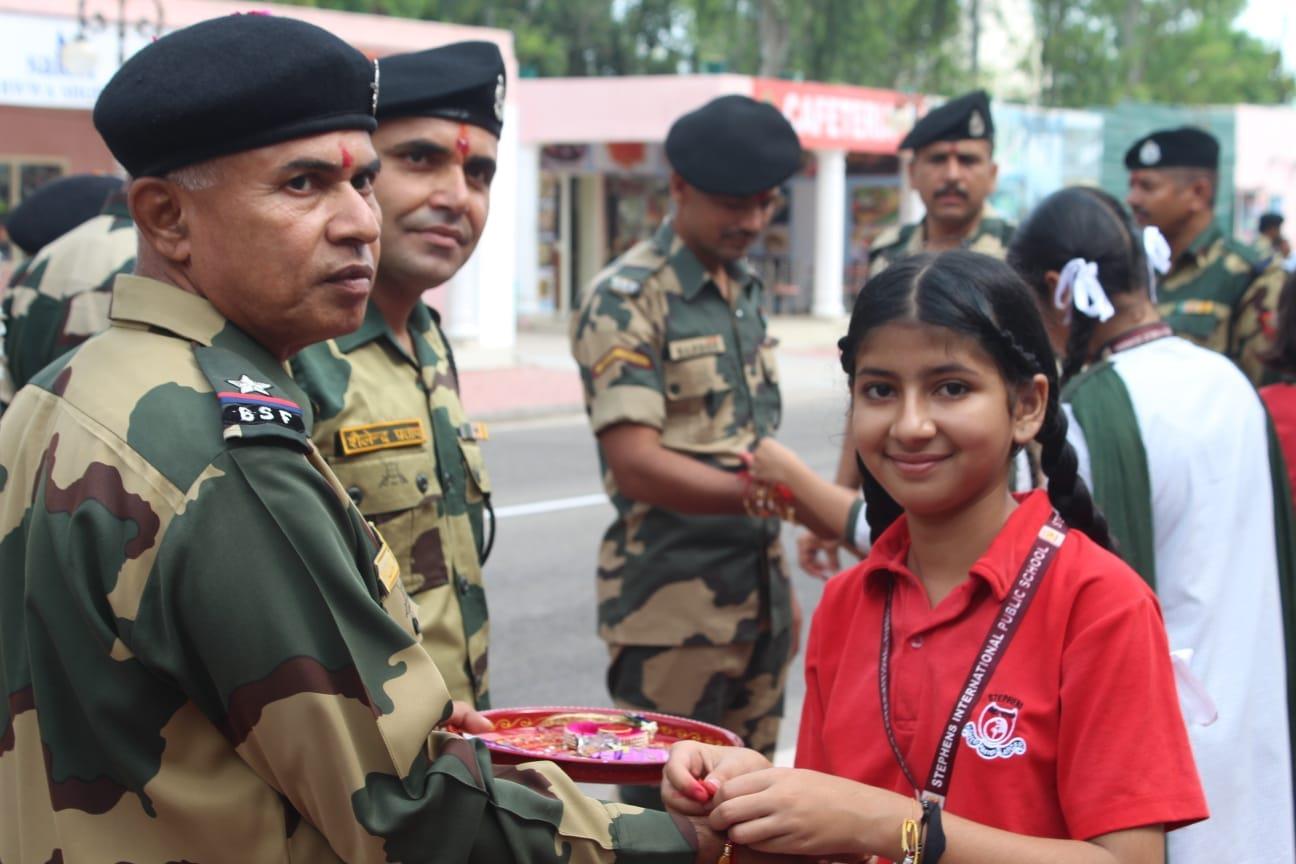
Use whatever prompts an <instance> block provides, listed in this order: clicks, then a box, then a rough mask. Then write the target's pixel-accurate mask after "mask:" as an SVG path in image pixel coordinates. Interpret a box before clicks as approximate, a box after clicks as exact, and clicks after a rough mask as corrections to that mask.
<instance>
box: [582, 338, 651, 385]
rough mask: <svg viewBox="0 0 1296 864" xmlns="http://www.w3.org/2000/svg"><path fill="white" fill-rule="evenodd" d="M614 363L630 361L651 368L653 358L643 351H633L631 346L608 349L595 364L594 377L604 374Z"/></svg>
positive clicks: (632, 363)
mask: <svg viewBox="0 0 1296 864" xmlns="http://www.w3.org/2000/svg"><path fill="white" fill-rule="evenodd" d="M613 363H629V364H630V365H631V366H638V367H639V368H640V369H651V368H652V365H653V364H652V358H651V357H649V356H648V355H647V354H644V353H643V352H641V351H631V350H630V349H629V348H621V347H619V346H618V347H616V348H613V349H612V350H610V351H608V352H607V353H606V354H604V355H603V356H602V357H600V358H599V359H598V362H597V363H595V364H594V368H593V370H592V371H593V372H594V377H595V378H597V377H598V376H600V375H602V374H603V373H604V372H606V371H607V370H608V369H610V368H611V367H612V364H613Z"/></svg>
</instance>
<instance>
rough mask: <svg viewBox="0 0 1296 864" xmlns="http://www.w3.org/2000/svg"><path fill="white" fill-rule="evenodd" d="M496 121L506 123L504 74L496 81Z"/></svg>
mask: <svg viewBox="0 0 1296 864" xmlns="http://www.w3.org/2000/svg"><path fill="white" fill-rule="evenodd" d="M495 119H496V120H498V121H499V122H501V123H503V122H504V73H502V72H501V73H500V74H499V76H497V77H496V79H495Z"/></svg>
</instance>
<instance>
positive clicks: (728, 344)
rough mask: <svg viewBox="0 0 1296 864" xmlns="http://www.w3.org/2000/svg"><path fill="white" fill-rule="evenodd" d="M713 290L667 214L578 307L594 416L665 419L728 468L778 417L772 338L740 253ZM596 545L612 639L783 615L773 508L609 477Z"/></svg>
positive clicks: (671, 429) (623, 641)
mask: <svg viewBox="0 0 1296 864" xmlns="http://www.w3.org/2000/svg"><path fill="white" fill-rule="evenodd" d="M729 276H730V282H731V284H732V285H733V286H734V288H735V291H734V293H735V295H736V296H735V297H734V298H733V302H732V303H731V302H729V301H727V300H726V299H725V297H724V296H723V295H722V294H721V291H720V289H719V288H718V287H717V286H716V284H715V282H713V281H712V280H711V279H710V278H709V277H708V276H707V274H706V271H705V270H704V269H703V267H702V265H701V263H700V262H699V261H698V260H697V257H696V256H694V255H693V253H692V252H691V251H689V250H688V248H687V247H686V246H684V244H683V243H682V242H681V241H680V240H679V238H677V237H676V236H675V233H674V231H673V230H672V228H671V225H670V223H669V222H667V223H666V224H664V225H663V226H662V227H661V228H660V229H658V231H657V233H656V235H655V236H654V237H653V238H652V239H651V240H646V241H644V242H642V243H639V244H638V245H636V246H634V247H633V248H631V249H630V250H629V251H627V252H626V253H625V254H624V255H623V256H621V257H620V258H618V259H617V260H616V261H614V262H613V263H612V265H611V266H610V267H609V268H608V269H607V270H606V271H605V272H604V273H603V274H602V275H600V277H599V278H598V279H597V280H596V281H595V284H594V287H593V289H592V290H591V292H590V294H589V296H588V297H587V298H586V299H585V302H584V304H583V305H582V307H581V311H580V314H579V315H578V316H577V317H576V318H575V319H574V321H573V327H572V352H573V354H574V355H575V358H576V362H577V363H578V364H579V365H580V369H581V378H582V381H583V382H584V387H585V403H586V409H587V411H588V413H589V418H590V425H591V426H593V429H594V432H595V433H596V434H597V433H598V432H600V431H601V430H603V429H606V428H607V427H609V426H612V425H614V424H617V423H637V424H641V425H644V426H651V427H653V428H655V429H659V430H661V443H662V445H663V446H664V447H667V448H669V449H671V450H675V451H677V452H679V453H683V454H685V455H687V456H691V457H693V458H694V459H697V460H698V461H699V462H701V463H703V464H705V465H711V466H715V467H719V468H724V469H729V470H734V469H736V468H737V467H738V464H739V463H738V455H739V454H740V453H742V452H744V451H746V450H748V449H749V448H750V447H751V446H752V445H753V444H754V443H755V442H756V441H757V439H758V438H760V437H762V436H765V435H772V434H774V432H775V431H776V430H777V429H778V425H779V419H780V411H781V402H780V397H779V389H778V371H777V367H776V366H775V362H774V347H773V344H772V343H771V341H770V340H769V339H768V338H767V336H766V332H765V319H764V315H763V314H762V312H761V306H760V301H761V290H762V289H761V285H760V282H759V281H758V280H757V279H756V277H755V276H754V275H753V274H752V273H751V272H750V271H749V270H747V269H746V267H744V266H742V265H734V266H732V267H731V268H730V272H729ZM599 457H600V460H601V463H602V469H603V484H604V486H605V487H606V488H607V492H608V495H609V497H610V498H611V499H612V503H613V505H614V506H615V507H616V511H617V517H616V520H615V521H614V522H613V523H612V526H611V527H610V528H608V530H607V532H606V533H605V534H604V537H603V543H602V546H601V548H600V550H599V564H598V600H599V611H598V616H599V634H600V635H601V636H602V637H603V639H604V640H606V641H608V642H610V643H613V644H620V645H685V644H688V645H708V644H710V645H727V644H731V643H734V642H750V641H753V640H755V638H756V636H757V633H758V632H759V631H760V629H761V627H762V625H768V626H769V627H770V628H771V629H772V630H773V632H776V633H777V632H781V631H782V630H783V629H784V628H786V627H787V626H789V624H790V620H791V613H790V608H791V607H790V602H791V601H790V598H789V585H788V578H787V572H786V569H785V568H784V565H783V559H782V553H781V550H780V548H779V542H778V537H779V522H778V520H776V519H753V518H750V517H748V516H704V515H694V514H683V513H676V512H674V511H671V510H665V509H662V508H660V507H650V506H648V505H647V504H644V503H641V502H637V501H633V500H631V499H629V498H627V497H625V496H624V495H622V494H620V492H619V491H618V490H617V486H616V481H615V479H614V478H613V476H612V472H611V471H609V470H608V468H607V461H606V458H605V457H604V455H603V453H602V450H601V448H600V452H599Z"/></svg>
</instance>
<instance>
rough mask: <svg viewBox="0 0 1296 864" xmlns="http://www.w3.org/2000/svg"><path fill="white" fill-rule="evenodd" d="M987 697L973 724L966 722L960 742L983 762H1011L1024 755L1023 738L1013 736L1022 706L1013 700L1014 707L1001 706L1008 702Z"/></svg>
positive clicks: (1012, 705) (1011, 705)
mask: <svg viewBox="0 0 1296 864" xmlns="http://www.w3.org/2000/svg"><path fill="white" fill-rule="evenodd" d="M990 698H991V701H989V702H987V703H986V706H985V707H984V708H982V709H981V716H979V717H977V719H976V722H975V723H973V722H971V721H968V723H967V725H966V726H964V727H963V740H964V741H966V742H967V745H968V746H969V747H971V748H972V749H973V750H974V751H976V754H977V755H978V756H980V757H981V758H982V759H987V760H993V759H1011V758H1012V757H1014V756H1021V755H1023V754H1025V752H1026V739H1025V738H1022V737H1021V736H1018V735H1016V734H1015V733H1016V732H1017V717H1018V715H1019V714H1020V713H1021V703H1020V702H1018V701H1017V700H1016V699H1013V700H1012V702H1015V703H1016V704H1002V702H1006V701H1008V700H1006V699H1005V700H1002V701H996V697H993V696H992V697H990Z"/></svg>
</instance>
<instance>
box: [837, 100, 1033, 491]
mask: <svg viewBox="0 0 1296 864" xmlns="http://www.w3.org/2000/svg"><path fill="white" fill-rule="evenodd" d="M900 149H902V150H912V151H913V159H912V160H911V161H910V162H909V183H910V185H912V186H913V189H914V191H915V192H917V193H918V197H920V198H922V202H923V207H925V208H926V211H927V212H926V214H925V215H924V216H923V218H922V220H921V221H919V222H915V223H912V224H909V225H904V226H900V227H893V228H889V229H887V230H886V231H884V232H882V233H881V234H879V235H878V238H877V239H876V240H875V241H874V242H873V246H872V248H871V249H870V250H869V276H876V275H877V274H878V273H881V272H882V271H883V270H885V269H886V268H887V267H888V266H889V265H890V264H891V263H892V262H893V261H895V260H897V259H899V258H903V257H904V256H906V255H913V254H916V253H918V252H939V251H942V250H945V249H957V248H959V247H962V248H964V249H970V250H972V251H973V252H980V253H982V254H983V255H991V256H994V257H995V258H999V259H1002V258H1003V257H1004V255H1005V254H1006V252H1007V250H1008V243H1009V242H1010V241H1011V240H1012V233H1013V227H1014V226H1013V225H1012V224H1011V223H1010V222H1007V221H1005V220H1003V219H1001V218H999V217H998V216H995V215H993V213H992V212H991V211H990V209H989V207H988V205H987V204H986V199H987V198H989V197H990V193H992V192H994V187H995V178H997V177H998V176H999V166H998V165H996V164H995V161H994V119H993V118H992V117H991V116H990V97H989V96H987V95H986V92H985V91H984V90H977V91H975V92H972V93H966V94H964V95H962V96H959V97H958V98H956V99H951V100H950V101H948V102H946V103H945V104H944V105H941V106H940V107H939V108H934V109H932V110H931V111H929V112H927V114H926V115H924V116H923V118H922V119H921V120H919V121H918V122H917V123H915V124H914V127H913V129H911V130H910V131H909V134H908V135H906V136H905V138H904V140H903V141H901V142H900ZM853 466H854V463H853V462H852V470H853ZM856 485H858V484H856Z"/></svg>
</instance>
